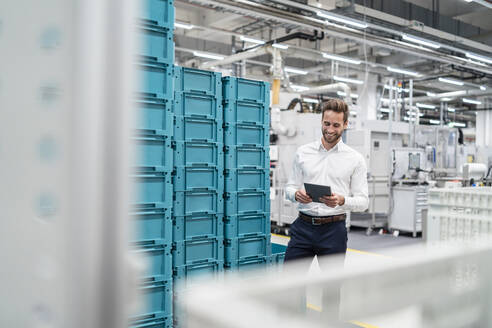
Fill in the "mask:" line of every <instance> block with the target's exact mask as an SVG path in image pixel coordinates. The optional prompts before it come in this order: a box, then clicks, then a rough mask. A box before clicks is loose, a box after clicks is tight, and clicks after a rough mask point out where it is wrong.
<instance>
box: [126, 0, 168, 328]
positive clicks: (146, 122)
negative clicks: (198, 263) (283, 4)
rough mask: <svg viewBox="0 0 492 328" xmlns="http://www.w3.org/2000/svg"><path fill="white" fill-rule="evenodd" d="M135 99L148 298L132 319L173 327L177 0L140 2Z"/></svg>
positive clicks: (136, 208) (137, 218) (137, 240)
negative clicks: (174, 92)
mask: <svg viewBox="0 0 492 328" xmlns="http://www.w3.org/2000/svg"><path fill="white" fill-rule="evenodd" d="M139 5H140V11H139V12H138V14H137V19H136V27H137V35H138V44H137V49H138V50H137V53H136V55H137V56H136V57H135V60H136V67H137V74H138V78H139V81H138V83H137V84H136V85H137V87H136V90H135V91H136V92H135V98H134V100H135V103H136V106H135V107H136V109H137V119H136V120H135V125H134V126H133V128H134V130H133V135H132V139H133V141H134V144H135V147H136V154H135V158H136V162H135V165H134V166H135V168H134V172H133V181H134V187H135V188H134V189H135V190H134V199H133V207H132V210H131V216H132V217H133V220H132V222H133V223H134V229H133V232H134V233H133V238H134V240H132V241H131V245H132V247H133V249H134V252H135V253H138V254H139V255H140V257H141V258H142V259H143V260H144V262H145V268H146V270H145V272H144V274H143V276H142V277H140V279H139V281H140V282H139V284H140V287H139V289H140V292H141V295H142V296H143V301H142V303H141V306H140V307H139V309H136V310H135V311H134V313H133V314H132V316H131V318H130V326H131V327H134V328H136V327H155V328H157V327H159V328H164V327H172V322H173V320H172V313H173V312H172V288H173V281H172V258H171V247H172V220H171V209H172V205H173V203H172V199H173V189H172V183H171V173H172V169H173V151H172V148H171V137H172V134H173V128H172V127H173V115H172V99H173V89H174V86H173V83H174V80H173V76H172V71H173V62H174V42H173V25H174V3H173V0H165V1H163V0H145V1H141V2H140V3H139Z"/></svg>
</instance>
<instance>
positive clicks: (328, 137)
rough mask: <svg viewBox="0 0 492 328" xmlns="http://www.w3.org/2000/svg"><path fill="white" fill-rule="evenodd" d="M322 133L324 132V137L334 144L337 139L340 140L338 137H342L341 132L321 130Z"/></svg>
mask: <svg viewBox="0 0 492 328" xmlns="http://www.w3.org/2000/svg"><path fill="white" fill-rule="evenodd" d="M321 132H322V134H323V139H324V140H325V141H326V142H327V143H329V144H332V143H334V142H336V141H338V139H340V137H341V136H342V135H341V134H337V133H334V134H331V135H330V134H328V132H324V131H321Z"/></svg>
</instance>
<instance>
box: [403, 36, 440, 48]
mask: <svg viewBox="0 0 492 328" xmlns="http://www.w3.org/2000/svg"><path fill="white" fill-rule="evenodd" d="M403 40H406V41H410V42H414V43H418V44H421V45H423V46H427V47H431V48H434V49H438V48H440V47H441V45H440V44H439V43H436V42H432V41H429V40H424V39H421V38H418V37H415V36H412V35H409V34H403Z"/></svg>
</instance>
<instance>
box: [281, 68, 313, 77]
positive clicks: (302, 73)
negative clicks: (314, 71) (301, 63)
mask: <svg viewBox="0 0 492 328" xmlns="http://www.w3.org/2000/svg"><path fill="white" fill-rule="evenodd" d="M284 71H286V72H288V73H292V74H300V75H306V74H307V73H308V72H307V71H303V70H301V69H296V68H292V67H285V68H284Z"/></svg>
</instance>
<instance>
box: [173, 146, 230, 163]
mask: <svg viewBox="0 0 492 328" xmlns="http://www.w3.org/2000/svg"><path fill="white" fill-rule="evenodd" d="M174 148H175V149H174V165H175V166H216V167H219V168H221V167H222V168H223V167H224V150H223V149H224V144H222V143H217V142H215V143H211V142H191V141H186V142H182V141H176V142H174Z"/></svg>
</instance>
